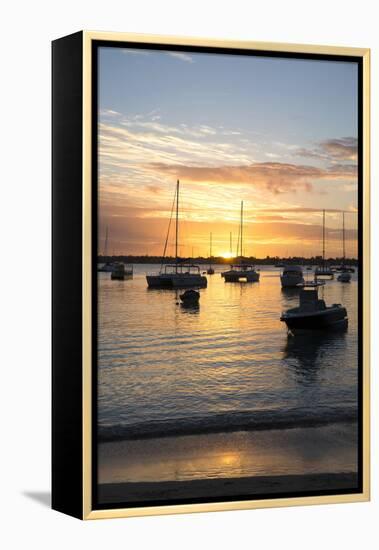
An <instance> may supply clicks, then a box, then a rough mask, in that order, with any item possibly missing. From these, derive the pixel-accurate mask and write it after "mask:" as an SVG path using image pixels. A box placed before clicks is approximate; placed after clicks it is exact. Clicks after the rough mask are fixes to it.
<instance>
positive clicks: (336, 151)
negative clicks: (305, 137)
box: [296, 137, 358, 162]
mask: <svg viewBox="0 0 379 550" xmlns="http://www.w3.org/2000/svg"><path fill="white" fill-rule="evenodd" d="M296 154H297V155H299V156H302V157H309V158H317V159H323V160H329V161H332V162H333V161H355V162H356V161H357V159H358V140H357V138H355V137H343V138H337V139H327V140H324V141H320V142H319V143H318V144H317V145H316V147H315V148H313V149H306V148H300V149H298V150H297V151H296Z"/></svg>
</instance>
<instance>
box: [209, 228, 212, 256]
mask: <svg viewBox="0 0 379 550" xmlns="http://www.w3.org/2000/svg"><path fill="white" fill-rule="evenodd" d="M209 257H210V258H212V233H211V234H210V241H209Z"/></svg>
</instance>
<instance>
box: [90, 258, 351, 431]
mask: <svg viewBox="0 0 379 550" xmlns="http://www.w3.org/2000/svg"><path fill="white" fill-rule="evenodd" d="M258 267H259V266H258ZM224 269H225V268H224V267H223V268H221V266H220V267H216V273H215V275H213V276H208V288H206V289H202V290H201V291H200V292H201V298H200V307H199V308H198V309H185V308H183V307H182V306H181V305H179V304H178V301H179V299H178V294H179V292H178V293H177V294H176V292H175V291H169V290H165V291H164V290H148V289H147V286H146V280H145V274H146V272H153V271H158V270H159V266H156V265H155V266H148V265H135V266H134V278H133V279H132V280H125V281H111V280H110V274H109V273H99V390H98V411H99V418H98V422H99V427H100V439H101V440H106V441H112V440H115V439H122V438H123V437H138V436H145V437H147V436H149V434H150V435H152V434H153V433H155V434H160V435H165V434H167V433H170V434H172V433H176V434H189V433H199V432H201V431H204V430H205V431H208V432H217V431H219V432H220V431H222V430H223V429H224V428H225V429H229V430H233V428H241V426H242V427H243V426H245V425H247V424H248V425H249V426H250V427H251V423H256V424H257V426H259V425H260V426H261V427H265V426H266V425H267V424H270V425H271V427H274V426H278V427H291V428H292V427H296V426H300V427H301V426H304V425H307V423H308V424H309V425H312V423H316V424H317V422H318V421H320V420H322V421H323V422H328V421H333V420H340V421H341V422H342V421H345V420H346V419H347V420H349V419H351V415H352V414H353V415H354V410H355V408H356V405H357V274H353V276H352V282H351V283H350V284H342V283H339V282H338V281H336V280H335V281H330V282H329V281H328V282H327V283H326V285H325V287H323V288H322V289H320V291H319V292H320V297H322V294H323V295H324V296H323V297H324V299H325V301H326V303H327V304H328V305H329V304H332V303H342V304H343V305H345V306H346V308H347V311H348V316H349V328H348V331H347V332H346V333H344V334H326V335H324V336H315V335H312V337H311V338H309V337H296V338H289V337H287V332H286V327H285V325H284V324H283V323H281V322H280V321H279V318H280V314H281V311H282V310H285V309H288V308H290V307H293V306H295V305H297V304H298V292H297V291H296V290H292V291H291V290H289V291H282V290H281V287H280V279H279V270H278V269H275V268H271V267H264V266H263V267H261V268H260V270H261V279H260V282H259V283H253V284H247V283H238V284H235V283H234V284H233V283H225V282H224V279H223V278H222V277H221V276H220V274H219V273H220V271H221V270H224ZM306 273H307V275H309V276H310V273H311V272H306Z"/></svg>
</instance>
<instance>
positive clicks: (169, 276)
mask: <svg viewBox="0 0 379 550" xmlns="http://www.w3.org/2000/svg"><path fill="white" fill-rule="evenodd" d="M175 199H176V226H175V263H174V264H167V265H165V266H163V265H162V266H161V269H160V272H159V273H158V274H156V273H152V274H147V275H146V281H147V285H148V287H149V288H188V287H192V288H204V287H206V286H207V284H208V281H207V278H206V277H204V276H203V275H201V272H200V267H199V266H198V265H195V264H192V263H185V262H183V261H182V260H180V259H179V257H178V241H179V180H177V182H176V191H175ZM175 199H174V200H175ZM170 227H171V218H170V222H169V226H168V231H167V237H166V243H165V247H164V251H163V257H165V255H166V249H167V243H168V237H169V232H170Z"/></svg>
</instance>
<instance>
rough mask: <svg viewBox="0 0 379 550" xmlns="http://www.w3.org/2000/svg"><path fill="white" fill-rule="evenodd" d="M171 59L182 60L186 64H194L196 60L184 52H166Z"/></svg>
mask: <svg viewBox="0 0 379 550" xmlns="http://www.w3.org/2000/svg"><path fill="white" fill-rule="evenodd" d="M166 53H167V55H169V56H170V57H175V59H180V60H181V61H185V62H186V63H194V59H193V57H192V56H191V55H188V54H187V53H182V52H166Z"/></svg>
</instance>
